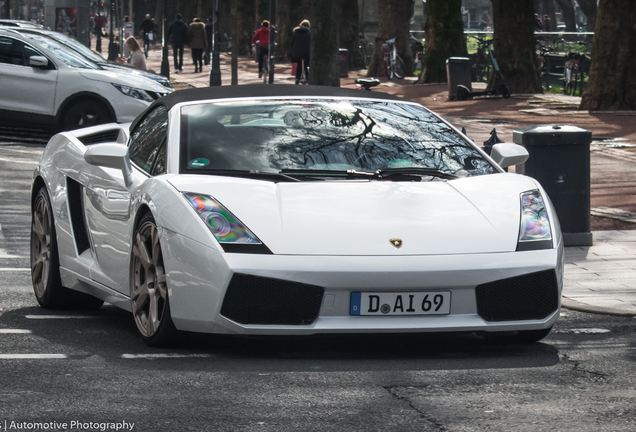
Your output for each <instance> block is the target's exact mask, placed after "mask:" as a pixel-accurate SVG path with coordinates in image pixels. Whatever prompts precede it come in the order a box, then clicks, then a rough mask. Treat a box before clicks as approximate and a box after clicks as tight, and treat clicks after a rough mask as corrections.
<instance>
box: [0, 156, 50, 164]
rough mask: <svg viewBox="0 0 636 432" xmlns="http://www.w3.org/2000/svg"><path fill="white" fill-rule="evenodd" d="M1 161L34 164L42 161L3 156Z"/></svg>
mask: <svg viewBox="0 0 636 432" xmlns="http://www.w3.org/2000/svg"><path fill="white" fill-rule="evenodd" d="M0 162H12V163H21V164H33V165H37V164H39V163H40V161H39V160H26V159H11V158H3V157H0Z"/></svg>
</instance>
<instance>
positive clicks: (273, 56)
mask: <svg viewBox="0 0 636 432" xmlns="http://www.w3.org/2000/svg"><path fill="white" fill-rule="evenodd" d="M277 46H278V44H277V43H276V44H274V49H273V50H272V51H274V52H272V53H268V54H269V56H268V57H269V58H268V59H266V60H265V61H264V62H263V84H273V79H272V82H271V83H270V82H269V68H270V66H271V67H272V68H273V67H274V61H275V60H276V47H277ZM262 55H267V54H262Z"/></svg>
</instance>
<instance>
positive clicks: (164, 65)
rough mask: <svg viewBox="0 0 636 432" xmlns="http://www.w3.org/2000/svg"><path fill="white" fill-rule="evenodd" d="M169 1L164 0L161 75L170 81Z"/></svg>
mask: <svg viewBox="0 0 636 432" xmlns="http://www.w3.org/2000/svg"><path fill="white" fill-rule="evenodd" d="M167 18H168V0H163V27H162V29H161V34H162V35H163V50H162V52H161V75H163V76H165V77H166V78H168V79H170V61H169V60H168V38H167V37H166V33H167V32H168V28H167V27H168V25H167V23H168V19H167Z"/></svg>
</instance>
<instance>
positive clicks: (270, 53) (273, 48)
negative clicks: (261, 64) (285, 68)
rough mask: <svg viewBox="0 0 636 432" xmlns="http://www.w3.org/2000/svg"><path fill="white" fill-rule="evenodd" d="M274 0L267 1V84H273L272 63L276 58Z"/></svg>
mask: <svg viewBox="0 0 636 432" xmlns="http://www.w3.org/2000/svg"><path fill="white" fill-rule="evenodd" d="M276 6H277V5H276V0H270V1H269V47H268V48H269V49H268V52H267V62H268V63H267V64H268V66H269V81H268V83H269V84H274V61H273V60H272V59H274V58H276V40H275V36H276Z"/></svg>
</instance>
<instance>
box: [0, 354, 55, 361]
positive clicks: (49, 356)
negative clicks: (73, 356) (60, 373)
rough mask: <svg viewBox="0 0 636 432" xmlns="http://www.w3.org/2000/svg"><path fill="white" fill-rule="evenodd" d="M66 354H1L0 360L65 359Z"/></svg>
mask: <svg viewBox="0 0 636 432" xmlns="http://www.w3.org/2000/svg"><path fill="white" fill-rule="evenodd" d="M65 358H67V357H66V354H0V360H15V359H65Z"/></svg>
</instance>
